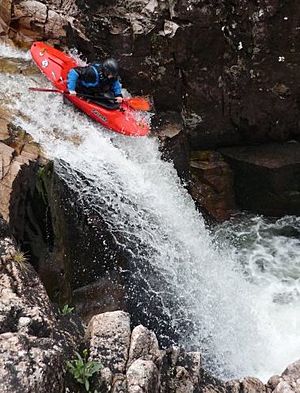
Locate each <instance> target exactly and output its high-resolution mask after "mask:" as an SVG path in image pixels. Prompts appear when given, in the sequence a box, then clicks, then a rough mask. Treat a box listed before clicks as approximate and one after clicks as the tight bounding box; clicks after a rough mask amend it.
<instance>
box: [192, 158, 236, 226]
mask: <svg viewBox="0 0 300 393" xmlns="http://www.w3.org/2000/svg"><path fill="white" fill-rule="evenodd" d="M190 168H191V173H192V178H191V182H190V186H189V190H190V193H191V195H192V197H193V199H194V200H195V201H196V203H197V205H198V206H199V208H200V209H201V211H203V212H204V213H206V214H207V215H208V216H209V217H212V218H213V219H214V220H216V221H224V220H226V219H228V218H229V217H230V215H231V214H232V213H233V212H234V211H235V209H236V206H235V198H234V189H233V174H232V171H231V169H230V167H229V165H228V164H227V163H226V162H225V161H224V159H223V158H222V156H221V155H220V154H219V153H217V152H214V151H195V152H192V155H191V160H190Z"/></svg>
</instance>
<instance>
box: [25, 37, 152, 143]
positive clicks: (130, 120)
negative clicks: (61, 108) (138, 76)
mask: <svg viewBox="0 0 300 393" xmlns="http://www.w3.org/2000/svg"><path fill="white" fill-rule="evenodd" d="M30 51H31V56H32V58H33V60H34V61H35V63H36V65H37V66H38V67H39V69H40V70H41V71H42V72H43V73H44V74H45V75H46V77H47V78H48V79H49V80H50V82H51V83H52V84H53V85H54V86H55V87H56V89H58V90H60V91H62V92H64V91H67V75H68V72H69V70H70V69H71V68H73V67H76V66H77V65H78V64H77V62H76V60H75V59H73V58H72V57H70V56H68V55H66V54H65V53H63V52H61V51H59V50H57V49H55V48H53V47H51V46H49V45H47V44H45V43H43V42H34V43H33V44H32V46H31V49H30ZM64 96H65V97H66V98H67V99H68V100H69V101H70V102H72V104H74V105H75V106H76V107H77V108H79V109H80V110H81V111H83V112H84V113H86V114H87V115H88V116H90V117H91V118H92V119H94V120H96V121H97V122H98V123H101V124H102V125H103V126H105V127H107V128H110V129H111V130H114V131H116V132H119V133H120V134H124V135H128V136H144V135H147V134H148V133H149V130H150V127H149V124H148V123H147V122H146V121H145V120H139V119H138V118H137V117H136V116H135V114H136V111H135V110H134V109H132V108H131V107H130V106H129V105H128V104H127V103H126V101H125V102H124V103H122V104H121V105H120V109H113V110H112V109H106V108H104V107H102V106H100V105H99V104H96V103H94V102H91V101H88V100H85V99H83V98H80V97H78V96H71V95H68V94H65V95H64Z"/></svg>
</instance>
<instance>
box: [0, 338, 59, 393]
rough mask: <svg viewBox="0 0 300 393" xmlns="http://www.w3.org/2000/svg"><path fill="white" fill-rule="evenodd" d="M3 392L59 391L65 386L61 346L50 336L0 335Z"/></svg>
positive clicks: (0, 367)
mask: <svg viewBox="0 0 300 393" xmlns="http://www.w3.org/2000/svg"><path fill="white" fill-rule="evenodd" d="M0 343H1V344H0V384H1V392H3V393H33V392H36V393H37V392H39V393H60V392H63V391H64V389H63V386H64V378H63V375H64V367H63V364H64V362H63V355H64V354H63V348H62V347H61V346H58V345H57V344H56V343H55V341H54V340H53V339H51V338H36V337H33V336H30V335H27V334H21V333H2V334H0Z"/></svg>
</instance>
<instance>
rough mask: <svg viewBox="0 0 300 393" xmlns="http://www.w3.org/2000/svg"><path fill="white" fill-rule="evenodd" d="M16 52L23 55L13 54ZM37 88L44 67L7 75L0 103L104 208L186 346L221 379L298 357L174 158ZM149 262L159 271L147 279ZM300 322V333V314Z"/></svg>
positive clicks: (0, 80) (80, 191) (298, 347)
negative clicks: (191, 191)
mask: <svg viewBox="0 0 300 393" xmlns="http://www.w3.org/2000/svg"><path fill="white" fill-rule="evenodd" d="M4 52H5V51H3V48H2V50H1V51H0V56H3V53H4ZM5 56H6V57H9V55H5ZM11 57H17V56H15V52H14V56H11ZM25 60H27V54H23V53H22V52H20V53H19V58H18V59H17V60H16V61H19V62H21V64H23V66H24V67H26V63H25V62H24V61H25ZM33 85H39V86H40V85H44V86H45V85H47V82H46V81H45V79H44V78H43V77H42V76H41V75H39V73H38V72H36V73H34V74H31V75H29V76H28V75H26V76H25V75H23V74H12V75H11V74H8V73H1V74H0V92H1V97H2V99H1V100H2V101H3V102H5V103H6V105H7V106H9V108H10V110H11V111H12V113H13V114H14V122H15V123H16V125H19V126H21V127H22V128H23V129H25V130H26V131H27V132H28V133H30V134H31V135H32V136H33V138H34V139H35V140H36V141H37V142H39V143H40V144H41V146H42V148H43V149H44V151H45V152H46V154H47V156H49V158H51V159H53V160H54V164H55V169H56V171H57V173H59V174H60V175H61V176H62V177H64V181H65V182H66V183H67V184H68V185H69V187H70V188H72V189H73V190H74V191H75V192H76V193H77V195H78V196H79V198H80V199H81V200H82V201H84V202H85V203H84V206H85V208H86V209H87V206H88V207H89V209H91V210H94V211H97V212H99V213H101V216H102V217H103V218H104V219H105V221H106V223H107V225H108V227H109V229H110V232H111V233H112V235H113V236H114V238H115V241H116V242H117V244H118V245H119V247H120V248H123V249H124V250H126V252H127V254H128V255H129V257H131V259H132V261H133V264H134V272H133V274H135V275H136V276H137V277H138V276H139V277H141V276H143V280H144V281H145V288H146V289H147V291H148V293H149V294H150V297H151V294H152V293H153V296H154V295H155V296H158V297H159V298H160V299H161V304H162V307H163V308H164V312H165V313H166V314H167V315H169V316H170V319H171V321H172V322H171V323H172V325H173V328H174V330H175V331H176V330H177V331H178V332H180V337H181V339H180V344H182V345H184V346H185V347H186V348H187V349H191V350H199V351H201V352H202V353H203V355H204V360H205V366H206V367H207V368H208V369H209V370H211V371H212V372H213V373H214V375H216V376H219V377H222V378H230V377H241V376H245V375H252V376H258V377H261V378H263V379H265V378H267V377H269V376H271V375H272V374H274V373H280V372H281V371H282V369H283V368H284V367H285V366H286V365H287V363H288V362H290V361H293V360H296V358H297V356H298V357H299V355H300V339H299V338H298V340H297V342H295V341H294V339H295V337H296V334H295V332H296V331H297V330H296V326H295V330H293V332H292V335H293V340H292V342H291V343H290V342H289V337H288V336H287V335H288V334H291V333H290V332H285V331H284V330H281V329H280V327H279V326H278V323H277V319H276V318H275V319H274V315H275V314H276V313H277V315H279V316H278V318H281V317H282V318H285V315H286V314H285V310H283V309H282V308H281V309H280V307H279V306H278V304H275V303H273V301H272V297H271V296H269V297H266V292H265V291H264V290H262V286H261V285H260V284H258V283H257V282H255V280H251V279H249V274H246V273H247V272H246V271H245V264H244V263H241V255H240V254H239V253H237V252H236V250H235V248H234V247H233V246H232V245H230V244H228V245H227V246H226V247H220V246H219V243H218V242H217V241H216V238H215V237H214V235H213V234H212V233H210V232H209V230H208V229H207V228H206V227H205V225H204V221H203V218H202V216H201V214H200V213H199V212H198V211H197V210H196V209H195V205H194V203H193V201H192V199H191V197H190V196H189V194H188V193H187V191H186V190H185V189H184V187H183V186H182V185H181V182H180V180H179V179H178V176H177V174H176V171H175V169H174V168H173V166H172V164H171V163H168V162H164V161H162V159H161V154H160V151H159V148H158V147H159V146H158V141H157V140H156V139H155V138H154V137H149V138H128V137H124V136H122V135H118V134H115V133H113V132H111V131H108V130H105V129H104V128H102V127H101V126H100V125H99V124H96V123H94V122H92V121H91V120H89V119H88V118H87V117H86V116H85V115H84V114H81V113H79V112H78V111H76V110H74V108H73V107H69V106H67V105H64V104H63V102H62V97H61V96H60V95H55V94H48V93H32V92H28V90H27V88H28V87H29V86H33ZM8 102H9V103H8ZM65 168H71V170H70V171H69V172H68V173H67V172H66V170H65ZM78 174H80V176H79V175H78ZM82 177H84V178H85V179H87V181H86V182H83V181H82V180H81V179H82ZM298 255H299V254H298ZM245 258H246V259H247V258H250V255H249V254H247V255H246V257H245ZM298 258H299V256H298ZM145 266H151V269H152V271H153V272H154V274H153V275H150V276H149V277H147V276H145V272H144V267H145ZM159 277H161V281H162V282H163V285H161V283H160V282H159ZM170 299H171V300H172V301H170ZM173 301H174V302H173ZM172 303H174V304H176V307H173V306H172ZM295 323H296V325H297V326H298V331H299V320H297V321H296V320H295ZM284 353H285V355H284V356H281V355H282V354H284Z"/></svg>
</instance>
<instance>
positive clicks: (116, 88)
mask: <svg viewBox="0 0 300 393" xmlns="http://www.w3.org/2000/svg"><path fill="white" fill-rule="evenodd" d="M111 89H112V92H113V93H114V96H115V97H123V95H122V85H121V83H120V81H119V80H118V79H116V80H115V81H114V83H113V84H112V87H111Z"/></svg>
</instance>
